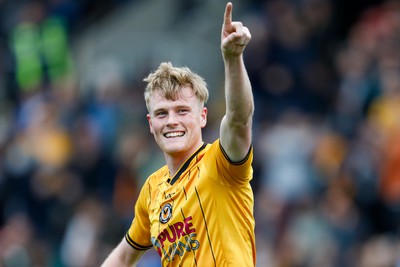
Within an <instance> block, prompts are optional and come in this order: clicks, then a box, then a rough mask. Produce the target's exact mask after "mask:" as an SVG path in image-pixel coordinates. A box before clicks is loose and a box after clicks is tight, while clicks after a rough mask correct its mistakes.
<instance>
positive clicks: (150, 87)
mask: <svg viewBox="0 0 400 267" xmlns="http://www.w3.org/2000/svg"><path fill="white" fill-rule="evenodd" d="M143 81H145V82H147V86H146V88H145V91H144V99H145V101H146V107H147V110H149V111H150V109H149V102H150V98H151V96H152V95H153V94H154V93H155V92H157V93H159V94H161V95H162V96H163V97H165V98H166V99H170V100H176V99H177V98H178V95H179V93H180V92H181V90H182V88H183V87H185V86H189V87H190V88H191V89H192V90H193V92H194V94H195V95H196V97H197V98H198V99H199V101H200V103H201V104H202V105H204V104H205V103H207V100H208V89H207V84H206V82H205V81H204V79H203V78H202V77H200V76H199V75H198V74H196V73H194V72H192V71H191V70H190V69H189V68H187V67H174V66H172V64H171V63H170V62H163V63H161V64H160V66H159V67H158V69H157V70H156V71H155V72H152V73H150V74H149V75H148V76H147V77H146V78H144V79H143Z"/></svg>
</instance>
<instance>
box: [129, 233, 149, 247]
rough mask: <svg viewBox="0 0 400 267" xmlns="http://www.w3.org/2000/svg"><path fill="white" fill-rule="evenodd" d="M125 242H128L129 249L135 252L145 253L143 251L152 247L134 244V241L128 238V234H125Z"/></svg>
mask: <svg viewBox="0 0 400 267" xmlns="http://www.w3.org/2000/svg"><path fill="white" fill-rule="evenodd" d="M125 240H126V242H128V244H129V245H131V247H133V248H134V249H137V250H141V251H145V250H148V249H150V248H152V247H153V246H152V245H150V246H142V245H140V244H138V243H136V242H135V241H133V240H132V238H131V237H130V236H129V234H128V233H126V234H125Z"/></svg>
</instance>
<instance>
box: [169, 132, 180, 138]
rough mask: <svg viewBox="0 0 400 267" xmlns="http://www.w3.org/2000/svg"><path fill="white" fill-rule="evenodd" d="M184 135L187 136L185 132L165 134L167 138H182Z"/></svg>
mask: <svg viewBox="0 0 400 267" xmlns="http://www.w3.org/2000/svg"><path fill="white" fill-rule="evenodd" d="M184 135H185V133H184V132H170V133H166V134H164V136H165V137H166V138H174V137H181V136H184Z"/></svg>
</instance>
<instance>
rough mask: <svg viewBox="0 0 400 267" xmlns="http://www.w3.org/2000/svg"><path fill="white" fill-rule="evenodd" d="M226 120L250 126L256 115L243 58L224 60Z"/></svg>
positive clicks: (234, 57) (236, 57) (235, 57)
mask: <svg viewBox="0 0 400 267" xmlns="http://www.w3.org/2000/svg"><path fill="white" fill-rule="evenodd" d="M224 65H225V99H226V119H227V120H228V122H229V123H234V124H239V125H248V124H249V123H251V118H252V116H253V113H254V99H253V93H252V88H251V83H250V80H249V76H248V74H247V71H246V68H245V65H244V62H243V56H242V55H240V56H232V57H229V58H226V57H225V58H224Z"/></svg>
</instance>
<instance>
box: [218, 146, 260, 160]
mask: <svg viewBox="0 0 400 267" xmlns="http://www.w3.org/2000/svg"><path fill="white" fill-rule="evenodd" d="M219 147H220V149H221V151H222V154H224V157H225V158H226V160H227V161H228V162H229V163H230V164H232V165H242V164H243V163H245V162H246V161H247V160H248V159H249V157H250V152H251V149H252V148H253V145H251V146H250V148H249V151H248V152H247V154H246V157H244V159H242V160H240V161H232V160H231V159H230V158H229V156H228V154H227V153H226V152H225V150H224V148H223V147H222V145H221V142H219Z"/></svg>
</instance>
